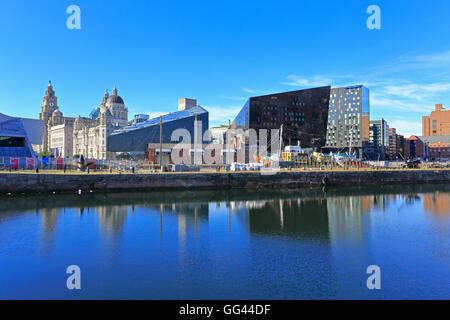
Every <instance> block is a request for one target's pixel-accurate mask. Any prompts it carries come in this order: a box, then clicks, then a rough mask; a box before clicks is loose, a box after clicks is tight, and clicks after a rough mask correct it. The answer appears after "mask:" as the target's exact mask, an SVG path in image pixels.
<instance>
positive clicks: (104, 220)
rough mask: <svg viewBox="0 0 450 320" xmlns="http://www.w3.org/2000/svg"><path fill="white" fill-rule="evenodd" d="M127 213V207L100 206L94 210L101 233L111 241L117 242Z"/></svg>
mask: <svg viewBox="0 0 450 320" xmlns="http://www.w3.org/2000/svg"><path fill="white" fill-rule="evenodd" d="M128 212H129V211H128V206H100V207H97V208H96V213H97V216H98V219H99V221H100V226H101V229H102V231H103V232H104V233H105V235H106V236H109V237H111V239H113V241H115V240H117V237H118V236H119V233H120V231H121V230H122V228H123V227H124V225H125V222H126V220H127V215H128Z"/></svg>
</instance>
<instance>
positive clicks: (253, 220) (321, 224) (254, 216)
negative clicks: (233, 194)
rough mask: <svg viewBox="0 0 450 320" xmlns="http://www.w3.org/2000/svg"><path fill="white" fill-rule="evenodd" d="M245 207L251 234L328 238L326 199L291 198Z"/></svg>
mask: <svg viewBox="0 0 450 320" xmlns="http://www.w3.org/2000/svg"><path fill="white" fill-rule="evenodd" d="M247 204H248V205H249V206H248V208H247V214H248V220H247V221H248V228H249V232H250V233H257V234H269V235H270V234H272V235H290V236H295V237H300V238H301V237H304V238H311V237H313V238H328V216H327V200H325V199H316V200H311V199H300V198H297V199H295V198H294V199H280V200H268V201H258V202H250V203H247Z"/></svg>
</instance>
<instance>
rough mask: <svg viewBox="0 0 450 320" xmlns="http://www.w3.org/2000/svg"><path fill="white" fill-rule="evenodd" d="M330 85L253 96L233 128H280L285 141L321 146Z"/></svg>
mask: <svg viewBox="0 0 450 320" xmlns="http://www.w3.org/2000/svg"><path fill="white" fill-rule="evenodd" d="M330 89H331V88H330V87H329V86H326V87H319V88H312V89H305V90H297V91H291V92H284V93H277V94H270V95H265V96H259V97H252V98H250V99H249V100H248V101H247V102H246V103H245V105H244V107H243V108H242V109H241V111H240V112H239V114H238V115H237V117H236V119H235V120H234V121H233V124H232V128H233V129H243V130H247V129H255V130H256V131H257V132H258V130H259V129H266V130H269V131H268V141H270V130H271V129H281V127H282V132H283V143H284V145H300V146H301V147H303V148H314V149H318V148H321V147H322V146H323V145H324V144H325V137H326V130H327V119H328V106H329V98H330Z"/></svg>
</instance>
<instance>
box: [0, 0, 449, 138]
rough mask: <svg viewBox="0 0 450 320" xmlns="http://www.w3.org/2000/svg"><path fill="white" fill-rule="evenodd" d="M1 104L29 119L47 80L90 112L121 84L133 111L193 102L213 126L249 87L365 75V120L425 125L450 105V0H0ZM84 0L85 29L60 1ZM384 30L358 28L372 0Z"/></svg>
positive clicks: (414, 127)
mask: <svg viewBox="0 0 450 320" xmlns="http://www.w3.org/2000/svg"><path fill="white" fill-rule="evenodd" d="M0 3H1V6H0V8H1V9H0V43H1V50H0V94H1V104H0V112H3V113H6V114H9V115H15V116H24V117H33V118H36V117H37V114H38V112H39V109H40V106H41V99H42V96H43V94H44V91H45V88H46V86H47V83H48V80H52V82H53V84H54V87H55V90H56V94H57V96H58V98H59V105H60V108H61V111H62V112H63V113H64V114H65V115H66V116H78V115H81V116H87V115H88V114H89V112H90V111H91V110H92V108H93V107H94V106H96V105H98V104H99V103H100V101H101V98H102V96H103V93H104V90H105V88H109V89H110V90H111V89H112V88H113V87H114V85H117V87H118V89H119V94H120V95H121V96H122V97H123V99H124V100H125V103H126V105H127V107H128V108H129V111H130V113H129V115H130V117H132V116H133V114H134V113H150V114H152V115H156V114H159V113H161V112H170V111H175V110H176V108H177V100H178V99H179V98H182V97H191V98H196V99H198V102H199V104H200V105H202V106H204V107H206V108H207V109H208V110H209V111H210V119H211V122H212V124H213V125H215V124H220V123H226V122H227V120H228V119H233V118H234V116H235V115H236V113H237V111H238V110H239V109H240V107H241V106H242V105H243V103H244V102H245V100H246V99H247V98H248V97H250V96H255V95H259V94H267V93H270V92H282V91H290V90H296V89H300V88H307V87H313V86H318V85H326V84H331V85H333V86H341V85H351V84H364V85H366V86H367V87H369V89H370V90H371V118H372V119H377V118H380V117H384V118H385V119H387V120H388V121H389V122H390V123H391V124H392V125H393V126H396V127H397V128H398V129H399V130H400V132H401V133H404V134H406V135H409V134H412V133H421V115H423V114H426V113H428V112H429V111H430V110H432V109H433V105H434V104H435V103H443V104H444V106H446V107H450V41H449V39H450V19H449V13H450V1H448V0H433V1H428V2H427V1H422V0H395V1H392V0H389V1H386V0H385V1H383V0H370V1H365V0H341V1H337V0H336V1H333V0H328V1H323V0H314V1H313V0H295V1H283V0H279V1H263V0H258V1H242V0H241V1H231V0H229V1H196V0H190V1H178V0H177V1H102V0H95V1H92V0H91V1H87V0H72V1H65V0H48V1H39V0H36V1H29V0H15V1H5V0H1V1H0ZM71 4H76V5H78V6H80V8H81V14H82V16H81V30H68V29H67V28H66V19H67V17H68V16H69V15H68V14H66V8H67V7H68V6H69V5H71ZM371 4H376V5H378V6H380V8H381V14H382V16H381V19H382V29H381V30H369V29H368V28H367V27H366V20H367V18H368V16H369V15H368V14H367V13H366V9H367V7H368V6H369V5H371Z"/></svg>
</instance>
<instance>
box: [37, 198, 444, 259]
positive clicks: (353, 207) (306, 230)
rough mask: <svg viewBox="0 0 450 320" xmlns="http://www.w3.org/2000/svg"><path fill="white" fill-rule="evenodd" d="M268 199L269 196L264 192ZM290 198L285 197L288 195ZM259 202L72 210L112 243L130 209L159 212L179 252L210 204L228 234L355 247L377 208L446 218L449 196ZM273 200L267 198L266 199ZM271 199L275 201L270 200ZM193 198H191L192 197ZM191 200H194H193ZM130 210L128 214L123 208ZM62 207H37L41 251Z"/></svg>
mask: <svg viewBox="0 0 450 320" xmlns="http://www.w3.org/2000/svg"><path fill="white" fill-rule="evenodd" d="M267 196H268V197H270V196H271V195H270V193H267ZM289 196H290V197H289ZM261 198H263V199H264V197H263V196H261V194H259V195H258V199H257V200H245V201H229V200H228V201H224V200H225V199H224V198H222V199H220V200H219V201H215V202H209V201H208V200H204V201H203V202H202V201H200V200H199V201H198V202H193V201H186V202H178V203H172V202H171V200H165V202H163V203H157V202H156V203H153V204H148V203H141V202H137V203H131V201H128V202H125V201H123V202H120V203H124V204H119V205H107V204H103V205H99V206H96V205H95V202H94V203H93V204H92V205H91V206H90V207H78V210H79V215H80V217H81V216H83V214H85V213H86V212H88V213H89V210H91V211H90V212H91V213H92V212H94V213H95V214H97V217H98V219H99V222H100V226H101V231H102V232H103V234H104V235H105V237H106V238H107V239H109V240H112V241H113V242H114V241H117V239H118V237H119V235H120V233H121V231H122V230H123V229H124V228H125V226H126V222H127V219H128V213H130V212H133V213H134V212H135V210H136V208H137V209H139V208H150V209H152V210H153V211H155V212H157V213H159V224H160V225H159V231H160V236H161V235H162V234H163V232H164V219H165V217H170V216H172V217H174V218H175V219H176V221H177V228H178V234H177V236H178V242H179V246H180V250H183V248H184V247H185V245H186V239H187V235H188V233H189V232H193V233H194V235H195V237H197V235H198V233H199V225H208V224H209V218H210V217H209V214H210V204H211V205H213V204H214V203H216V208H214V206H211V207H212V208H213V212H214V211H215V210H217V211H219V210H222V205H223V204H225V206H226V210H227V214H228V219H227V222H226V223H227V224H228V232H230V233H231V232H232V229H233V225H232V221H236V222H237V223H239V224H241V226H243V227H244V229H246V230H248V232H249V233H250V234H266V235H283V236H290V237H295V238H310V239H312V238H316V239H327V240H328V241H330V242H331V243H332V244H333V243H338V242H339V241H351V242H353V243H355V244H357V243H358V242H361V245H363V244H362V242H363V237H364V234H365V233H367V232H370V223H371V219H370V213H371V212H372V211H373V210H378V211H379V212H381V214H384V212H385V211H386V208H387V206H390V205H395V206H397V207H398V210H401V209H402V208H403V206H408V205H411V204H414V203H416V202H418V201H422V202H423V208H424V211H425V212H429V213H433V214H435V215H436V216H445V215H448V214H450V194H449V193H445V192H438V191H436V192H433V193H424V194H423V195H419V194H416V193H405V194H391V195H384V194H377V195H342V196H335V195H328V194H323V196H320V194H317V195H315V196H313V197H309V198H308V197H301V198H300V197H296V196H293V194H292V193H291V194H289V195H287V196H285V197H281V199H270V200H262V199H261ZM272 198H273V197H272ZM275 198H276V197H275ZM194 199H195V198H194ZM194 201H195V200H194ZM129 209H131V210H129ZM64 210H65V209H61V208H43V209H37V212H38V214H39V215H40V220H41V231H42V232H41V239H42V250H43V252H44V253H46V252H48V251H49V250H51V248H52V243H53V241H54V237H55V230H56V229H57V222H58V215H59V214H62V213H63V211H64Z"/></svg>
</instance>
